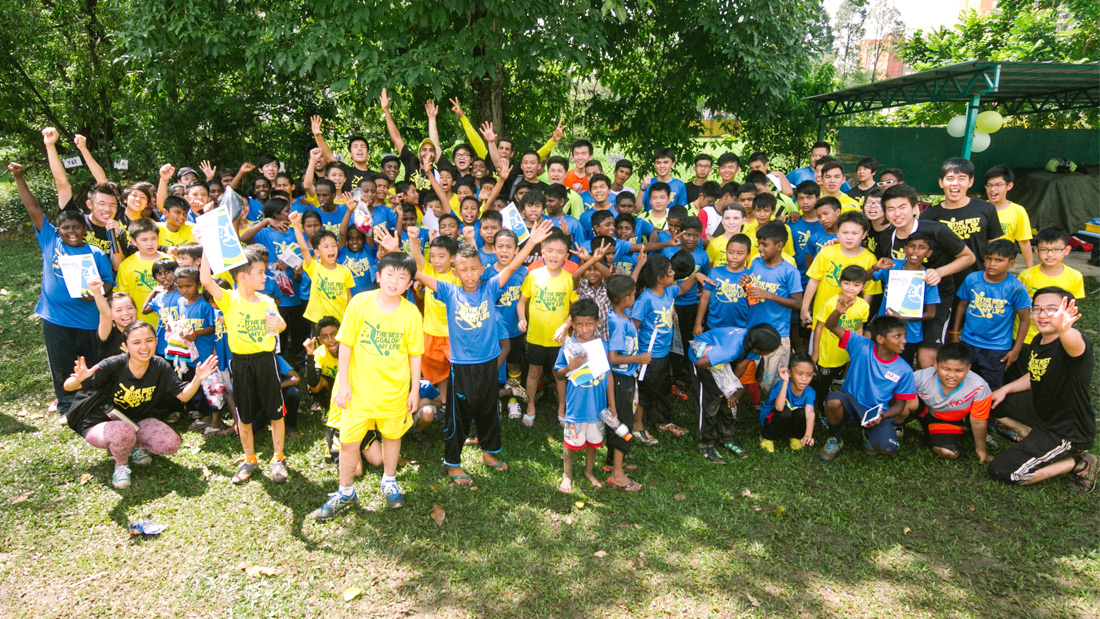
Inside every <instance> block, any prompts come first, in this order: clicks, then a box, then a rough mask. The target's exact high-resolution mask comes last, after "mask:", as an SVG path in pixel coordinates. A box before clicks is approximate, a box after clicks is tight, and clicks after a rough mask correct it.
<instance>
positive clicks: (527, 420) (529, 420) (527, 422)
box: [522, 415, 535, 428]
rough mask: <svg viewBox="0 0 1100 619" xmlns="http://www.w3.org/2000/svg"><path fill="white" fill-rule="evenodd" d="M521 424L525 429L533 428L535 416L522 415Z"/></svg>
mask: <svg viewBox="0 0 1100 619" xmlns="http://www.w3.org/2000/svg"><path fill="white" fill-rule="evenodd" d="M522 423H523V427H525V428H533V427H535V416H534V415H524V416H523V422H522Z"/></svg>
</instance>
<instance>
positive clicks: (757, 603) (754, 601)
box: [745, 593, 760, 608]
mask: <svg viewBox="0 0 1100 619" xmlns="http://www.w3.org/2000/svg"><path fill="white" fill-rule="evenodd" d="M745 597H747V598H749V604H752V605H753V607H754V608H759V607H760V602H758V601H757V600H756V598H754V597H752V595H751V594H748V593H746V594H745Z"/></svg>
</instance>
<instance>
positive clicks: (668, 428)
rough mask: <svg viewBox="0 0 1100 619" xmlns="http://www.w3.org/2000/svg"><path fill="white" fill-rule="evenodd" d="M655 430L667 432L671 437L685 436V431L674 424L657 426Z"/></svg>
mask: <svg viewBox="0 0 1100 619" xmlns="http://www.w3.org/2000/svg"><path fill="white" fill-rule="evenodd" d="M657 429H658V430H661V431H662V432H668V433H669V434H671V435H672V436H683V435H685V434H687V430H685V429H683V428H681V427H680V426H678V425H676V424H674V423H666V424H665V425H663V426H657Z"/></svg>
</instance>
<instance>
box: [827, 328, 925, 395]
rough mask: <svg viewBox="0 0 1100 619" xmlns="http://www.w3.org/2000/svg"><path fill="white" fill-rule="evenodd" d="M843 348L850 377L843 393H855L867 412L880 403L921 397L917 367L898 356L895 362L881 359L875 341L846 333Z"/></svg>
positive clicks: (846, 378) (895, 356) (845, 382)
mask: <svg viewBox="0 0 1100 619" xmlns="http://www.w3.org/2000/svg"><path fill="white" fill-rule="evenodd" d="M839 344H840V347H841V348H842V349H844V350H846V351H847V352H848V375H847V376H845V377H844V384H843V385H841V386H840V390H841V391H844V392H846V393H849V394H851V396H852V397H853V398H855V400H856V403H858V404H859V405H860V407H861V408H862V410H860V411H858V412H859V413H863V411H866V410H868V409H870V408H874V407H875V406H878V405H879V404H884V405H886V406H889V405H890V400H892V399H894V398H897V399H899V400H912V399H913V398H915V397H917V396H916V393H917V387H916V384H915V383H914V382H913V368H912V367H910V366H909V364H908V363H906V362H905V360H904V359H902V358H901V356H900V355H894V357H893V358H892V359H880V358H879V356H878V354H876V353H875V344H874V342H872V341H871V340H869V339H867V338H865V337H863V336H862V335H859V334H858V333H852V332H851V331H847V330H846V331H844V335H843V336H842V337H841V338H840V342H839Z"/></svg>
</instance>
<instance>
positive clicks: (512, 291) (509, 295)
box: [497, 286, 520, 308]
mask: <svg viewBox="0 0 1100 619" xmlns="http://www.w3.org/2000/svg"><path fill="white" fill-rule="evenodd" d="M519 295H520V286H508V287H507V288H504V289H503V290H501V293H500V298H498V299H497V307H500V308H508V307H512V306H513V305H515V304H516V302H517V301H519Z"/></svg>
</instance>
